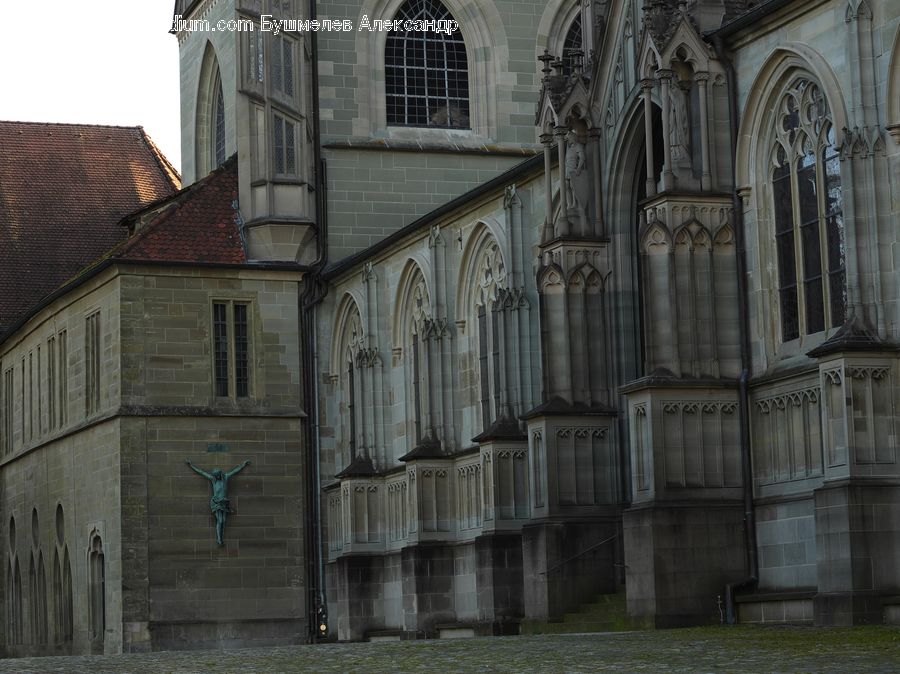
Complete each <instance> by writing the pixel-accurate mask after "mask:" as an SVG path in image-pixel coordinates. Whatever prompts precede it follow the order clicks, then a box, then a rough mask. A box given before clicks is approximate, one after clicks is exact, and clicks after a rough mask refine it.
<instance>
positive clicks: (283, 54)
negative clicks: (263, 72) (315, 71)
mask: <svg viewBox="0 0 900 674" xmlns="http://www.w3.org/2000/svg"><path fill="white" fill-rule="evenodd" d="M272 88H273V89H274V90H275V91H277V92H278V93H281V94H284V95H285V96H287V97H288V98H292V97H293V96H294V47H293V43H292V42H291V40H290V39H288V38H286V37H285V36H284V35H279V36H277V37H275V38H273V42H272Z"/></svg>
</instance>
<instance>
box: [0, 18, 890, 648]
mask: <svg viewBox="0 0 900 674" xmlns="http://www.w3.org/2000/svg"><path fill="white" fill-rule="evenodd" d="M174 14H175V15H176V17H181V18H182V19H184V20H188V21H194V22H208V24H209V25H210V26H215V25H216V24H217V22H218V21H220V20H225V21H228V20H243V21H245V22H249V23H250V24H252V26H253V27H254V29H253V30H242V31H215V32H213V31H207V30H201V29H197V28H198V26H200V25H202V24H198V23H194V24H181V25H180V28H178V27H176V28H178V29H177V30H176V31H175V34H176V37H177V40H178V43H179V49H180V54H181V80H180V81H181V99H182V106H181V120H182V156H183V163H182V167H181V175H180V176H179V175H178V174H177V173H176V172H175V171H174V169H173V168H172V167H171V166H170V165H168V162H166V161H165V159H164V158H163V157H162V156H161V155H160V154H159V153H158V151H156V150H155V147H154V146H153V145H152V143H151V142H150V141H149V139H147V138H146V136H144V135H143V134H142V132H141V131H140V130H139V129H137V130H134V129H132V130H123V129H113V128H109V127H71V126H67V125H48V126H44V125H28V124H16V123H0V137H2V138H3V139H4V142H3V144H2V145H0V178H2V179H3V182H2V184H0V205H2V208H0V450H2V451H0V527H4V528H5V535H4V536H2V537H0V540H2V541H3V543H2V544H0V570H2V573H0V577H2V578H5V583H4V584H3V592H2V596H3V602H4V605H5V610H4V611H3V619H4V625H5V629H4V630H3V639H4V644H5V652H6V653H7V654H11V655H25V654H36V653H83V652H91V651H93V652H120V651H137V650H152V649H162V648H192V647H200V646H204V647H216V646H226V645H227V646H235V645H250V644H260V645H262V644H273V643H296V642H302V641H305V640H307V639H308V638H316V636H317V635H319V636H321V634H323V633H327V634H328V635H329V637H331V638H337V639H340V640H363V639H372V638H422V637H440V636H459V635H463V634H518V633H521V632H527V631H534V630H540V629H541V626H542V625H545V624H546V623H547V622H548V621H553V620H558V619H560V618H561V617H562V616H563V615H564V614H565V613H566V612H569V611H572V610H576V609H577V608H578V607H579V606H580V605H581V604H583V603H585V602H589V601H596V600H597V599H598V598H599V597H602V596H603V595H606V594H616V593H618V594H620V595H621V593H624V596H625V606H626V610H627V614H628V619H629V620H630V621H631V622H632V624H634V625H645V626H658V627H667V626H679V625H691V624H705V623H713V622H719V620H720V616H721V615H724V616H725V618H726V619H727V620H728V621H730V622H733V621H739V622H756V623H773V622H775V623H777V622H793V623H808V624H819V625H855V624H863V623H881V622H894V623H897V622H900V599H898V597H900V456H898V453H900V447H898V443H900V436H898V433H900V418H898V411H897V402H896V401H897V398H895V396H898V397H900V359H898V348H900V269H897V268H896V267H895V266H900V256H898V254H897V252H898V251H900V0H883V1H881V2H875V0H812V1H810V0H805V1H800V0H764V1H762V2H750V1H749V0H680V1H678V0H647V2H645V3H642V2H639V1H638V0H550V2H541V1H540V0H358V1H355V2H350V3H335V2H329V1H327V0H326V1H323V2H316V1H315V0H311V1H310V2H304V1H303V0H177V2H176V3H175V12H174ZM268 17H275V18H276V19H302V20H310V21H312V20H315V21H320V22H321V21H324V20H326V19H327V20H329V21H333V22H344V21H349V22H351V24H352V27H353V28H352V30H340V31H335V30H320V31H317V32H311V31H306V30H296V31H295V30H284V31H280V32H278V33H277V34H276V33H275V32H274V31H263V30H261V28H262V26H263V25H264V23H265V21H266V20H268ZM364 17H365V18H366V19H368V20H369V21H372V20H373V19H376V18H379V19H400V20H403V21H405V20H412V21H415V20H434V21H438V20H444V21H447V20H453V21H456V22H458V25H459V29H458V31H455V32H453V33H449V34H447V33H438V32H423V31H416V30H406V29H398V30H393V31H390V32H388V31H381V30H368V29H365V28H363V29H360V28H359V27H360V25H361V24H362V23H363V18H364ZM244 25H247V24H246V23H245V24H244ZM189 26H193V28H194V29H193V30H191V29H189ZM51 126H52V128H50V127H51ZM9 148H12V149H9ZM63 149H65V150H67V151H65V152H61V150H63ZM53 153H56V154H59V155H60V156H65V157H67V158H68V159H67V161H65V162H62V161H61V162H57V163H53V162H48V161H47V160H46V157H47V156H50V155H51V154H53ZM41 158H43V163H41ZM123 158H124V159H123ZM117 159H122V161H121V162H120V163H119V164H115V163H114V162H116V161H117ZM125 160H127V161H125ZM101 166H103V167H105V168H107V169H109V170H104V171H101V170H99V168H98V167H101ZM61 167H63V168H65V170H63V168H61ZM109 167H112V168H109ZM54 171H56V173H54ZM29 175H35V176H39V177H38V178H36V179H35V180H37V183H38V184H41V185H43V186H44V187H46V188H47V189H48V190H49V191H47V192H43V193H39V191H37V190H36V188H35V186H34V181H29V180H28V179H27V176H29ZM14 176H20V177H21V176H25V179H22V180H20V181H19V182H15V181H11V179H10V178H11V177H14ZM179 177H180V180H179ZM182 183H183V184H184V185H186V186H187V187H184V188H182ZM71 184H82V185H84V186H85V187H87V186H91V187H92V188H93V189H84V190H79V191H75V190H72V191H69V192H67V191H65V190H64V189H63V187H64V186H65V185H71ZM51 188H52V189H51ZM95 194H107V195H109V197H108V198H106V199H96V198H94V197H93V196H92V195H95ZM28 195H30V197H29V198H32V199H33V201H32V202H29V203H32V204H34V205H33V206H32V207H30V208H23V207H22V206H21V204H22V203H24V202H23V199H24V198H25V196H28ZM51 203H59V204H63V205H65V208H60V209H58V210H54V209H53V208H50V207H49V206H48V204H51ZM79 204H80V206H79V209H80V210H77V212H79V213H82V214H85V215H84V217H83V219H82V220H81V221H79V223H80V224H79V232H78V235H77V236H76V234H75V233H74V229H73V228H72V227H73V225H74V224H75V223H74V221H73V219H72V216H71V213H72V212H75V210H76V206H78V205H79ZM41 205H43V206H41ZM35 213H37V214H38V217H32V216H34V214H35ZM29 214H30V216H29ZM81 230H83V231H84V232H88V234H89V235H85V234H83V232H82V231H81ZM59 232H63V233H64V234H63V235H60V234H59ZM69 239H71V243H66V241H67V240H69ZM29 240H30V241H31V242H34V245H33V246H29V245H27V243H28V242H29ZM75 242H77V244H78V245H74V243H75ZM38 243H40V246H38ZM62 244H65V245H62ZM62 249H64V254H63V253H61V252H60V251H61V250H62ZM4 251H13V252H8V253H7V252H4ZM48 260H52V262H53V265H51V266H52V267H53V268H54V269H57V273H56V275H55V276H49V275H45V276H46V277H45V278H44V277H43V276H42V278H43V280H42V285H40V286H29V285H28V284H23V283H22V279H23V278H26V277H27V276H28V274H34V273H35V271H36V270H38V269H39V266H38V265H40V264H42V263H43V264H46V262H47V261H48ZM23 261H24V262H23ZM26 262H27V264H26ZM16 265H18V266H16ZM189 459H190V460H192V461H193V462H194V463H196V464H197V465H198V466H199V467H201V468H203V469H204V470H209V471H212V470H213V469H221V470H222V471H223V472H225V471H232V473H233V469H234V468H235V467H237V466H239V465H241V464H242V462H244V461H249V462H250V464H249V466H247V467H246V468H245V469H244V470H243V471H242V472H241V473H240V474H239V475H237V474H235V475H234V477H232V478H231V479H230V480H229V484H228V499H229V500H228V501H226V502H225V504H224V506H220V507H219V510H220V511H221V510H222V507H224V508H226V509H228V510H229V511H230V514H228V516H227V524H226V525H225V528H224V540H223V541H222V545H218V544H217V542H216V540H215V536H214V533H213V532H214V529H215V518H214V517H213V514H214V513H215V510H216V507H215V504H214V503H211V502H210V500H209V495H210V491H209V485H207V484H206V481H205V480H203V479H201V478H200V477H198V476H197V475H196V474H194V473H192V472H191V471H190V469H189V467H187V466H186V465H185V461H186V460H189ZM210 479H212V478H210ZM211 505H213V513H211V512H210V507H211ZM323 628H324V629H323Z"/></svg>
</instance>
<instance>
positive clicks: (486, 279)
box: [475, 239, 506, 431]
mask: <svg viewBox="0 0 900 674" xmlns="http://www.w3.org/2000/svg"><path fill="white" fill-rule="evenodd" d="M476 269H477V272H476V273H477V274H478V278H477V285H476V288H475V295H476V296H475V318H476V330H477V334H478V342H477V344H478V388H479V406H480V409H481V430H482V431H486V430H487V429H488V428H489V427H490V426H491V424H492V423H493V422H494V421H496V420H497V419H498V418H499V417H500V415H501V403H500V389H501V378H502V377H501V371H500V351H501V341H502V334H501V328H500V322H501V318H502V309H501V308H500V302H499V296H500V292H501V289H502V287H503V285H504V284H505V282H506V268H505V266H504V264H503V258H502V257H501V255H500V250H499V248H498V247H497V243H496V242H495V241H494V240H492V239H491V240H488V243H487V245H485V247H484V249H483V250H482V252H481V254H480V256H479V259H478V263H477V266H476Z"/></svg>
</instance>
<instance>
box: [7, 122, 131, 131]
mask: <svg viewBox="0 0 900 674" xmlns="http://www.w3.org/2000/svg"><path fill="white" fill-rule="evenodd" d="M0 124H21V125H22V126H86V127H89V128H92V129H130V130H132V131H136V130H143V127H142V126H140V125H139V124H135V125H132V126H126V125H124V124H88V123H83V122H26V121H22V120H15V119H0Z"/></svg>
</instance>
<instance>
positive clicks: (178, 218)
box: [110, 155, 247, 264]
mask: <svg viewBox="0 0 900 674" xmlns="http://www.w3.org/2000/svg"><path fill="white" fill-rule="evenodd" d="M122 224H124V225H128V228H129V231H131V232H133V235H132V236H131V237H130V238H129V239H127V240H126V241H124V242H122V244H121V245H119V246H118V247H117V248H116V249H115V250H113V251H112V253H111V254H110V257H112V258H114V259H118V260H127V261H129V262H172V263H201V264H243V263H245V262H246V261H247V255H246V251H245V249H244V242H243V239H242V237H241V230H240V227H241V225H242V224H243V221H242V220H241V214H240V211H239V210H238V171H237V155H235V156H233V157H232V158H231V159H229V160H228V161H227V162H225V163H224V164H223V165H222V166H220V167H219V168H217V169H216V170H215V171H213V172H212V173H210V174H209V175H208V176H206V177H205V178H203V180H200V181H199V182H196V183H194V184H193V185H191V186H190V187H187V188H185V189H183V190H181V191H180V192H179V193H178V194H176V195H174V196H172V197H170V198H168V199H164V200H162V201H158V202H155V203H152V204H150V205H148V206H147V207H145V208H144V209H142V210H140V211H137V212H136V213H133V214H131V215H129V216H128V217H127V218H125V219H124V220H123V221H122Z"/></svg>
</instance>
